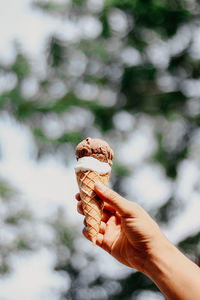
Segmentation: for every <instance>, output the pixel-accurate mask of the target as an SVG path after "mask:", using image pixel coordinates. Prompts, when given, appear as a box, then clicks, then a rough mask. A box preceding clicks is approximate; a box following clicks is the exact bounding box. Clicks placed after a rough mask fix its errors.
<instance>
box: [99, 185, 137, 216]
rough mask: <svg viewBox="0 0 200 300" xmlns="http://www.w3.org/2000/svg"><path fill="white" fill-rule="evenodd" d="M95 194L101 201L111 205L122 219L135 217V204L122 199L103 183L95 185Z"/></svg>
mask: <svg viewBox="0 0 200 300" xmlns="http://www.w3.org/2000/svg"><path fill="white" fill-rule="evenodd" d="M95 192H96V194H97V195H98V197H99V198H100V199H102V200H103V201H105V202H106V203H108V204H109V205H111V206H112V207H113V208H114V209H116V211H118V212H119V213H120V215H121V216H122V217H133V216H134V203H133V202H131V201H129V200H126V199H125V198H123V197H121V196H120V195H119V194H118V193H116V192H114V191H113V190H111V189H109V188H108V187H106V186H105V185H103V184H102V183H100V182H98V183H96V184H95Z"/></svg>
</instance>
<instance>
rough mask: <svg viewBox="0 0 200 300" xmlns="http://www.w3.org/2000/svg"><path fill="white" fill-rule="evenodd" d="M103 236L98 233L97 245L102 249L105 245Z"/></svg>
mask: <svg viewBox="0 0 200 300" xmlns="http://www.w3.org/2000/svg"><path fill="white" fill-rule="evenodd" d="M103 236H104V235H103V234H102V233H98V235H97V240H96V244H97V245H98V246H99V247H101V248H102V245H103Z"/></svg>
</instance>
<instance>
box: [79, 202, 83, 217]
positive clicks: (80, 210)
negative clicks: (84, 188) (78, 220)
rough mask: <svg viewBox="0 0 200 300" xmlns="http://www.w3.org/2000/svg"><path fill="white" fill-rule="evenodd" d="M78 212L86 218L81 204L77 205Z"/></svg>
mask: <svg viewBox="0 0 200 300" xmlns="http://www.w3.org/2000/svg"><path fill="white" fill-rule="evenodd" d="M77 211H78V213H79V214H81V215H83V216H84V211H83V206H82V203H81V202H78V203H77Z"/></svg>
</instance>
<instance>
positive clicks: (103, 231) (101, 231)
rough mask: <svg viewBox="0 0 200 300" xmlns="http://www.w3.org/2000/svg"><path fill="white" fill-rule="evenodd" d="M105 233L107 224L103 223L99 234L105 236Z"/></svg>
mask: <svg viewBox="0 0 200 300" xmlns="http://www.w3.org/2000/svg"><path fill="white" fill-rule="evenodd" d="M105 231H106V223H105V222H102V221H101V224H100V228H99V233H102V234H104V233H105Z"/></svg>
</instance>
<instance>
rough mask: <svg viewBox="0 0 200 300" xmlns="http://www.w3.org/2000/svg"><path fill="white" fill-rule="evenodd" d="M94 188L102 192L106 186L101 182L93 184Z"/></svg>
mask: <svg viewBox="0 0 200 300" xmlns="http://www.w3.org/2000/svg"><path fill="white" fill-rule="evenodd" d="M95 188H97V189H98V190H101V191H102V192H103V191H105V190H106V186H105V185H104V184H103V183H102V182H101V181H98V182H96V183H95Z"/></svg>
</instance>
